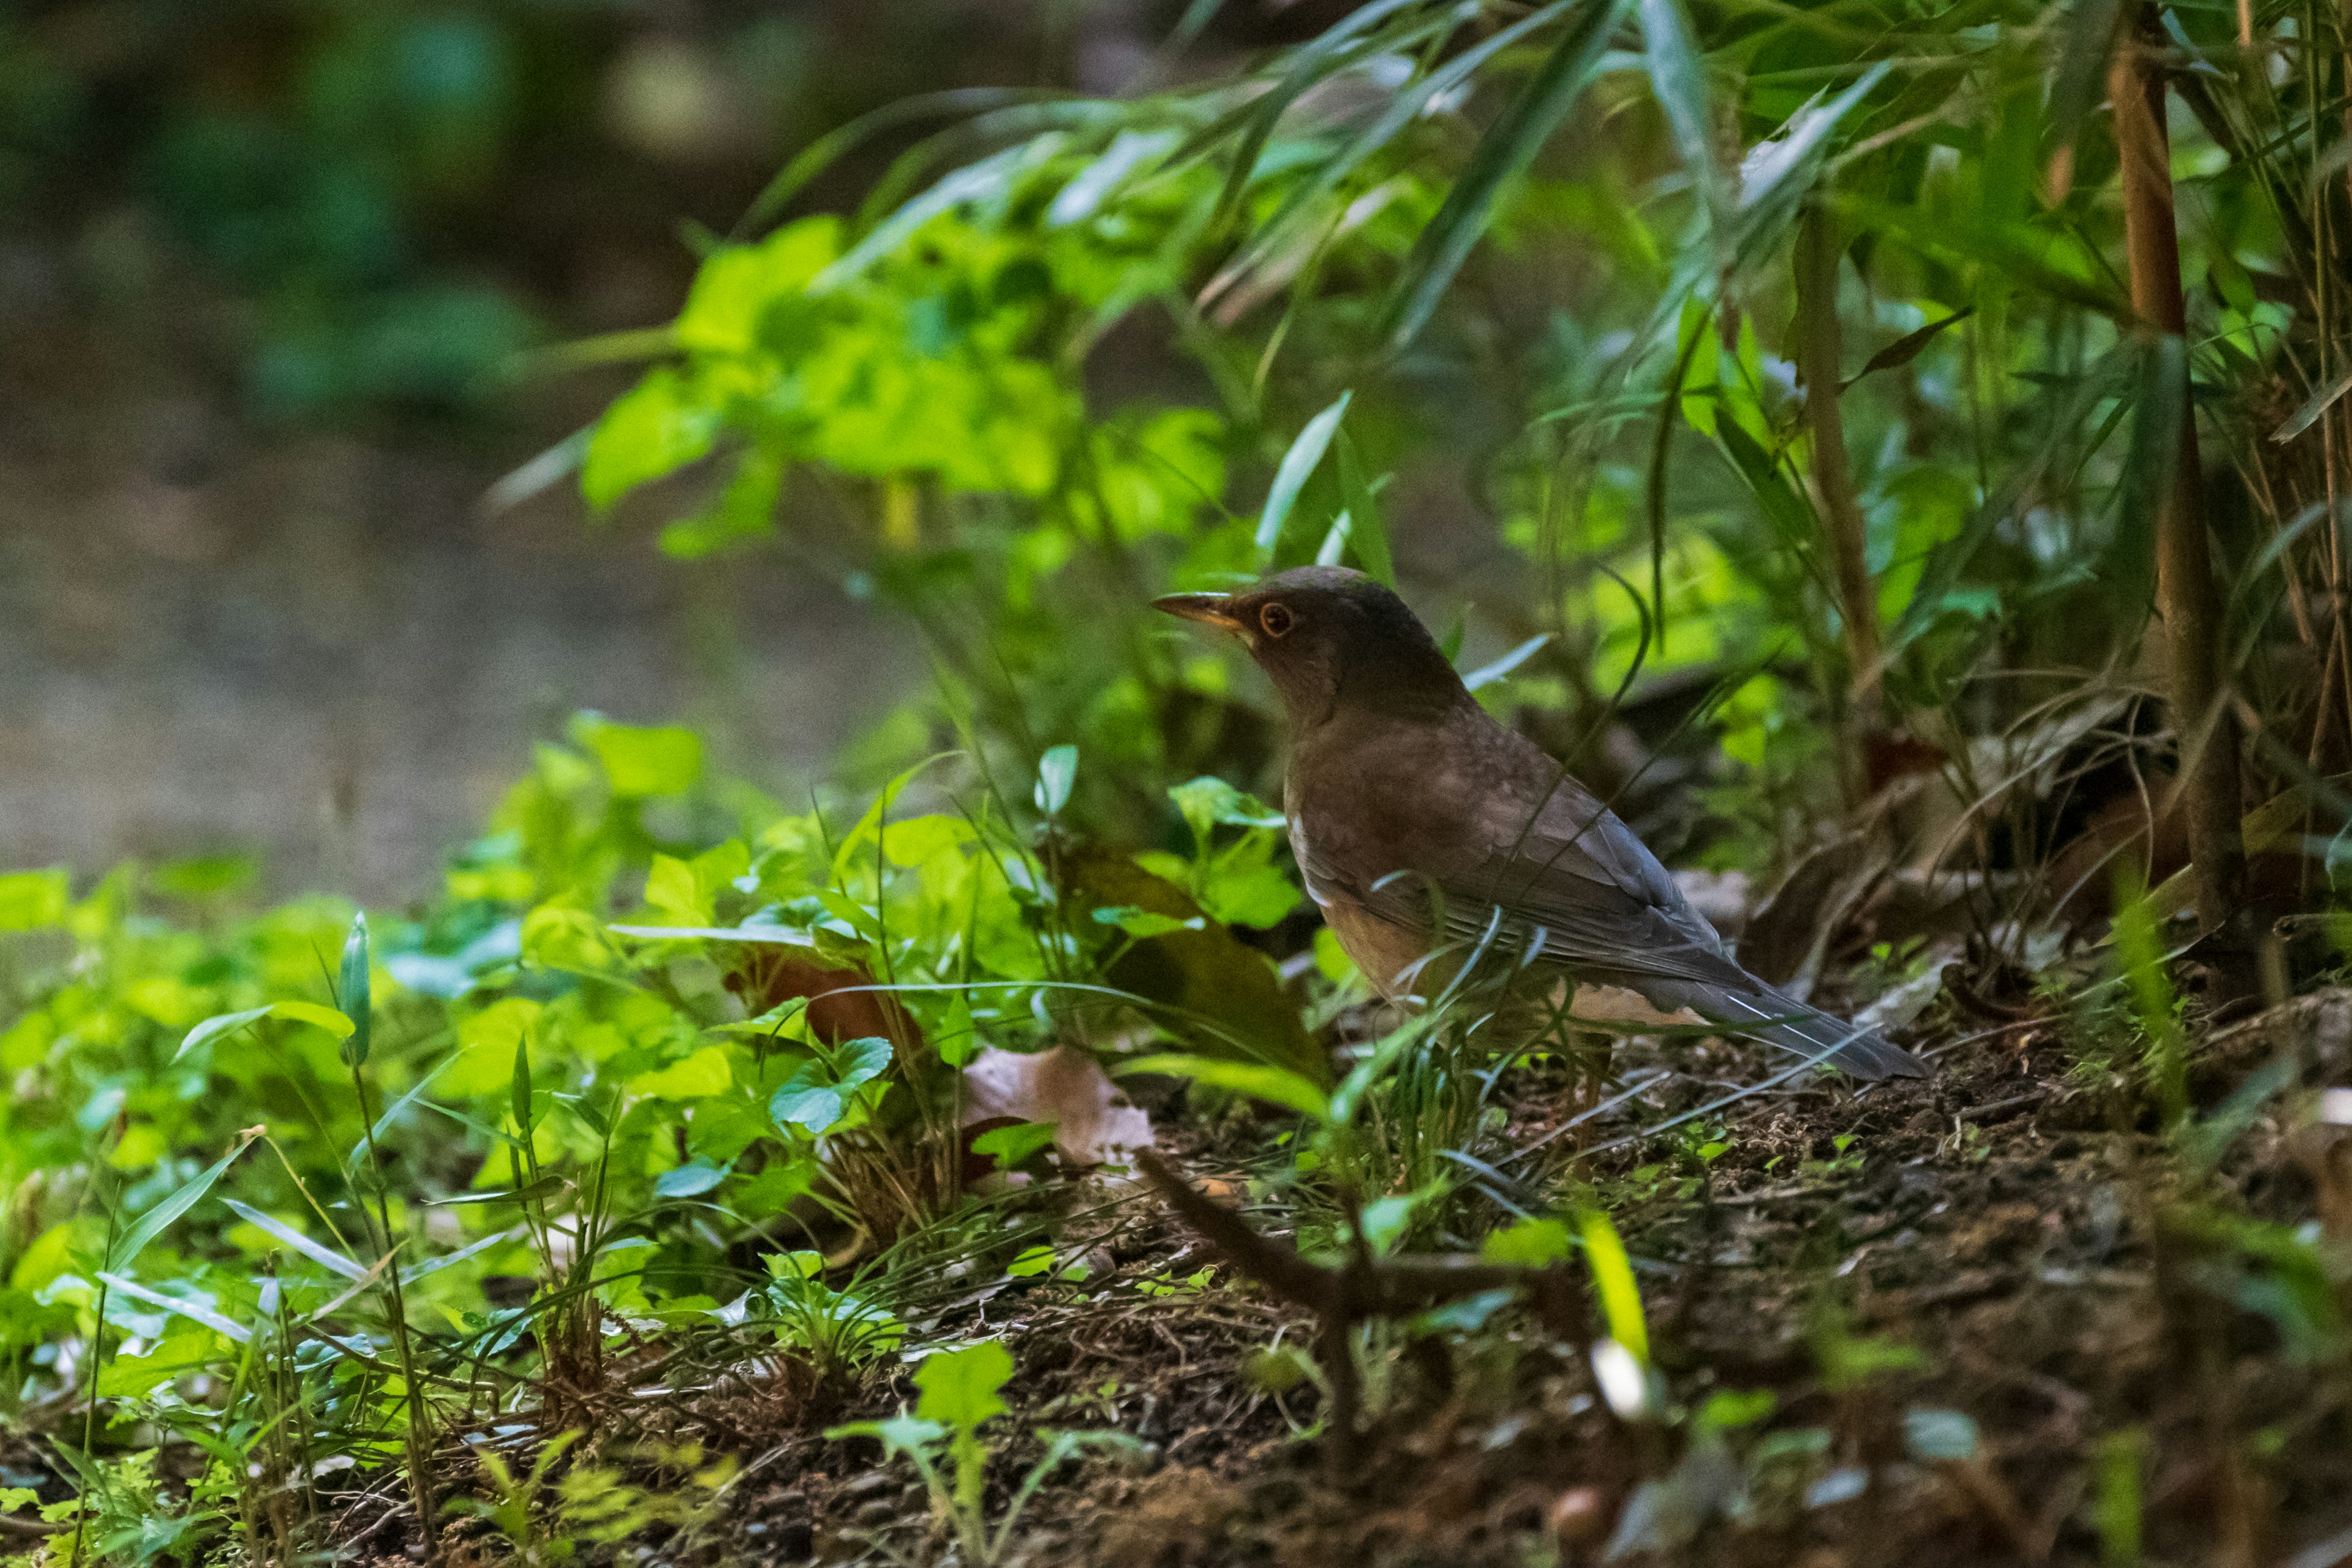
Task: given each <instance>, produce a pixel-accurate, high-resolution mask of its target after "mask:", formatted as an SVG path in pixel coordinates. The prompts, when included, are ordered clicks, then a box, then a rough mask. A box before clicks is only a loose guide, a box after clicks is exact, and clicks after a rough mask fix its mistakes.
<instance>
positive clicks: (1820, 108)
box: [1731, 60, 1888, 262]
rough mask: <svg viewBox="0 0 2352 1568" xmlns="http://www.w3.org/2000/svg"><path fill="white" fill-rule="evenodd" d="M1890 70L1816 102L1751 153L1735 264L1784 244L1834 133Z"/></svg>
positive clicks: (1869, 73)
mask: <svg viewBox="0 0 2352 1568" xmlns="http://www.w3.org/2000/svg"><path fill="white" fill-rule="evenodd" d="M1887 70H1888V66H1887V63H1886V62H1885V61H1884V60H1881V61H1880V62H1879V63H1878V64H1876V65H1874V66H1872V67H1871V68H1869V69H1868V70H1866V71H1864V72H1863V73H1862V77H1861V79H1859V80H1857V81H1856V82H1855V83H1854V84H1853V86H1852V87H1849V88H1847V89H1845V90H1844V91H1843V92H1842V93H1840V94H1838V95H1837V97H1835V98H1833V99H1832V100H1829V101H1828V102H1827V103H1823V102H1821V101H1820V100H1818V99H1816V100H1814V101H1813V102H1811V103H1809V104H1807V105H1806V106H1805V107H1804V108H1802V109H1801V110H1798V111H1797V112H1796V113H1795V114H1794V115H1792V116H1790V119H1789V121H1788V124H1787V125H1786V126H1785V127H1783V128H1782V131H1781V133H1780V135H1779V136H1776V137H1774V138H1773V139H1772V140H1771V141H1769V142H1761V143H1759V145H1758V146H1756V147H1755V148H1754V149H1753V150H1751V151H1750V152H1749V153H1748V160H1747V163H1746V164H1745V166H1744V167H1743V168H1742V170H1741V175H1742V179H1741V184H1740V190H1739V214H1738V220H1737V222H1736V224H1735V232H1734V236H1733V239H1732V245H1731V250H1732V255H1733V258H1734V259H1735V260H1738V261H1742V262H1745V261H1750V260H1753V259H1754V258H1757V257H1758V256H1760V255H1762V254H1763V253H1765V252H1767V251H1769V250H1770V249H1771V248H1772V247H1774V246H1776V245H1778V244H1779V243H1780V237H1781V235H1783V234H1784V233H1786V232H1787V230H1788V228H1789V226H1790V224H1792V223H1794V222H1795V221H1796V216H1797V210H1798V208H1799V207H1800V206H1801V205H1802V204H1803V202H1804V199H1805V197H1806V196H1807V195H1809V194H1810V193H1811V190H1812V188H1813V184H1814V180H1815V177H1816V176H1817V174H1819V172H1820V169H1821V165H1822V159H1823V158H1824V157H1826V156H1827V155H1828V152H1829V142H1830V137H1831V134H1832V132H1835V131H1836V130H1837V128H1838V125H1839V123H1840V122H1841V121H1843V120H1844V119H1845V117H1846V115H1847V114H1848V113H1849V112H1851V111H1852V110H1853V107H1854V106H1855V105H1856V104H1858V103H1860V102H1861V101H1862V100H1863V99H1864V98H1865V97H1867V96H1868V95H1869V93H1870V91H1871V89H1874V88H1875V87H1877V85H1878V84H1879V82H1880V81H1882V80H1883V79H1885V76H1886V72H1887Z"/></svg>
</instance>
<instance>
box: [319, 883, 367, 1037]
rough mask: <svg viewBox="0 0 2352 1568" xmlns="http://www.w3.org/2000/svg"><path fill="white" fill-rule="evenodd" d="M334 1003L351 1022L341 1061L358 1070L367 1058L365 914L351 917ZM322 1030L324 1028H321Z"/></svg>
mask: <svg viewBox="0 0 2352 1568" xmlns="http://www.w3.org/2000/svg"><path fill="white" fill-rule="evenodd" d="M335 1003H336V1005H338V1006H340V1007H341V1009H342V1010H343V1012H344V1014H345V1015H346V1016H348V1017H349V1018H350V1019H351V1023H352V1027H351V1032H350V1033H349V1034H348V1035H346V1036H345V1037H344V1038H343V1060H344V1062H345V1063H346V1064H348V1065H349V1066H352V1067H358V1066H359V1065H360V1064H361V1063H362V1062H364V1061H366V1060H367V1058H368V1035H369V1032H370V1031H369V1021H370V1019H369V1015H370V1012H371V999H370V997H369V994H368V928H367V912H366V911H365V910H362V911H361V912H359V913H358V914H355V915H353V916H352V934H351V935H350V936H348V937H346V938H344V939H343V973H342V977H341V983H340V984H337V985H336V987H335ZM322 1027H323V1026H322Z"/></svg>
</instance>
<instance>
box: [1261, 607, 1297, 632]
mask: <svg viewBox="0 0 2352 1568" xmlns="http://www.w3.org/2000/svg"><path fill="white" fill-rule="evenodd" d="M1257 624H1258V625H1259V626H1263V627H1264V628H1265V635H1266V636H1268V637H1284V636H1286V635H1288V633H1289V631H1290V628H1291V627H1293V626H1297V624H1298V617H1297V616H1294V615H1292V614H1291V613H1290V611H1289V610H1288V609H1287V608H1286V607H1285V606H1284V605H1264V606H1262V607H1261V608H1260V609H1259V610H1258V613H1257Z"/></svg>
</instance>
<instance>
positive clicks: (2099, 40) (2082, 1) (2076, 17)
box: [2050, 0, 2123, 184]
mask: <svg viewBox="0 0 2352 1568" xmlns="http://www.w3.org/2000/svg"><path fill="white" fill-rule="evenodd" d="M2122 13H2123V5H2122V4H2121V0H2072V4H2070V5H2068V6H2067V7H2066V16H2065V23H2064V26H2063V29H2062V30H2061V31H2060V33H2059V43H2058V67H2057V71H2056V74H2055V75H2054V76H2053V79H2052V80H2051V83H2050V137H2051V144H2052V148H2053V162H2054V163H2062V164H2063V167H2064V169H2065V172H2066V176H2067V177H2068V178H2071V177H2072V171H2073V160H2074V138H2075V137H2076V136H2077V135H2079V134H2081V132H2082V129H2083V124H2084V121H2087V120H2088V119H2089V118H2090V116H2091V111H2092V110H2094V109H2096V108H2097V107H2098V105H2099V100H2101V99H2102V98H2104V97H2105V96H2106V86H2107V57H2108V56H2110V55H2112V54H2113V53H2114V52H2115V47H2116V22H2117V20H2118V19H2119V18H2120V17H2121V16H2122ZM2053 184H2060V182H2058V181H2054V180H2053Z"/></svg>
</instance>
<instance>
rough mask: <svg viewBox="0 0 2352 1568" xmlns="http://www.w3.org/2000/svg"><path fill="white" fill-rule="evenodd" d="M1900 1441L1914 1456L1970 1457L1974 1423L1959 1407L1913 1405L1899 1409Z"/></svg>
mask: <svg viewBox="0 0 2352 1568" xmlns="http://www.w3.org/2000/svg"><path fill="white" fill-rule="evenodd" d="M1903 1444H1904V1447H1907V1448H1909V1449H1910V1450H1911V1457H1912V1458H1915V1459H1923V1460H1927V1459H1957V1460H1961V1461H1966V1460H1969V1459H1973V1458H1976V1457H1977V1447H1978V1445H1977V1424H1976V1422H1975V1421H1974V1420H1972V1419H1970V1418H1969V1415H1967V1414H1966V1413H1965V1412H1963V1411H1958V1410H1937V1409H1934V1408H1931V1407H1927V1406H1917V1405H1915V1406H1914V1407H1912V1408H1911V1409H1909V1410H1906V1411H1905V1412H1904V1413H1903Z"/></svg>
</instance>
